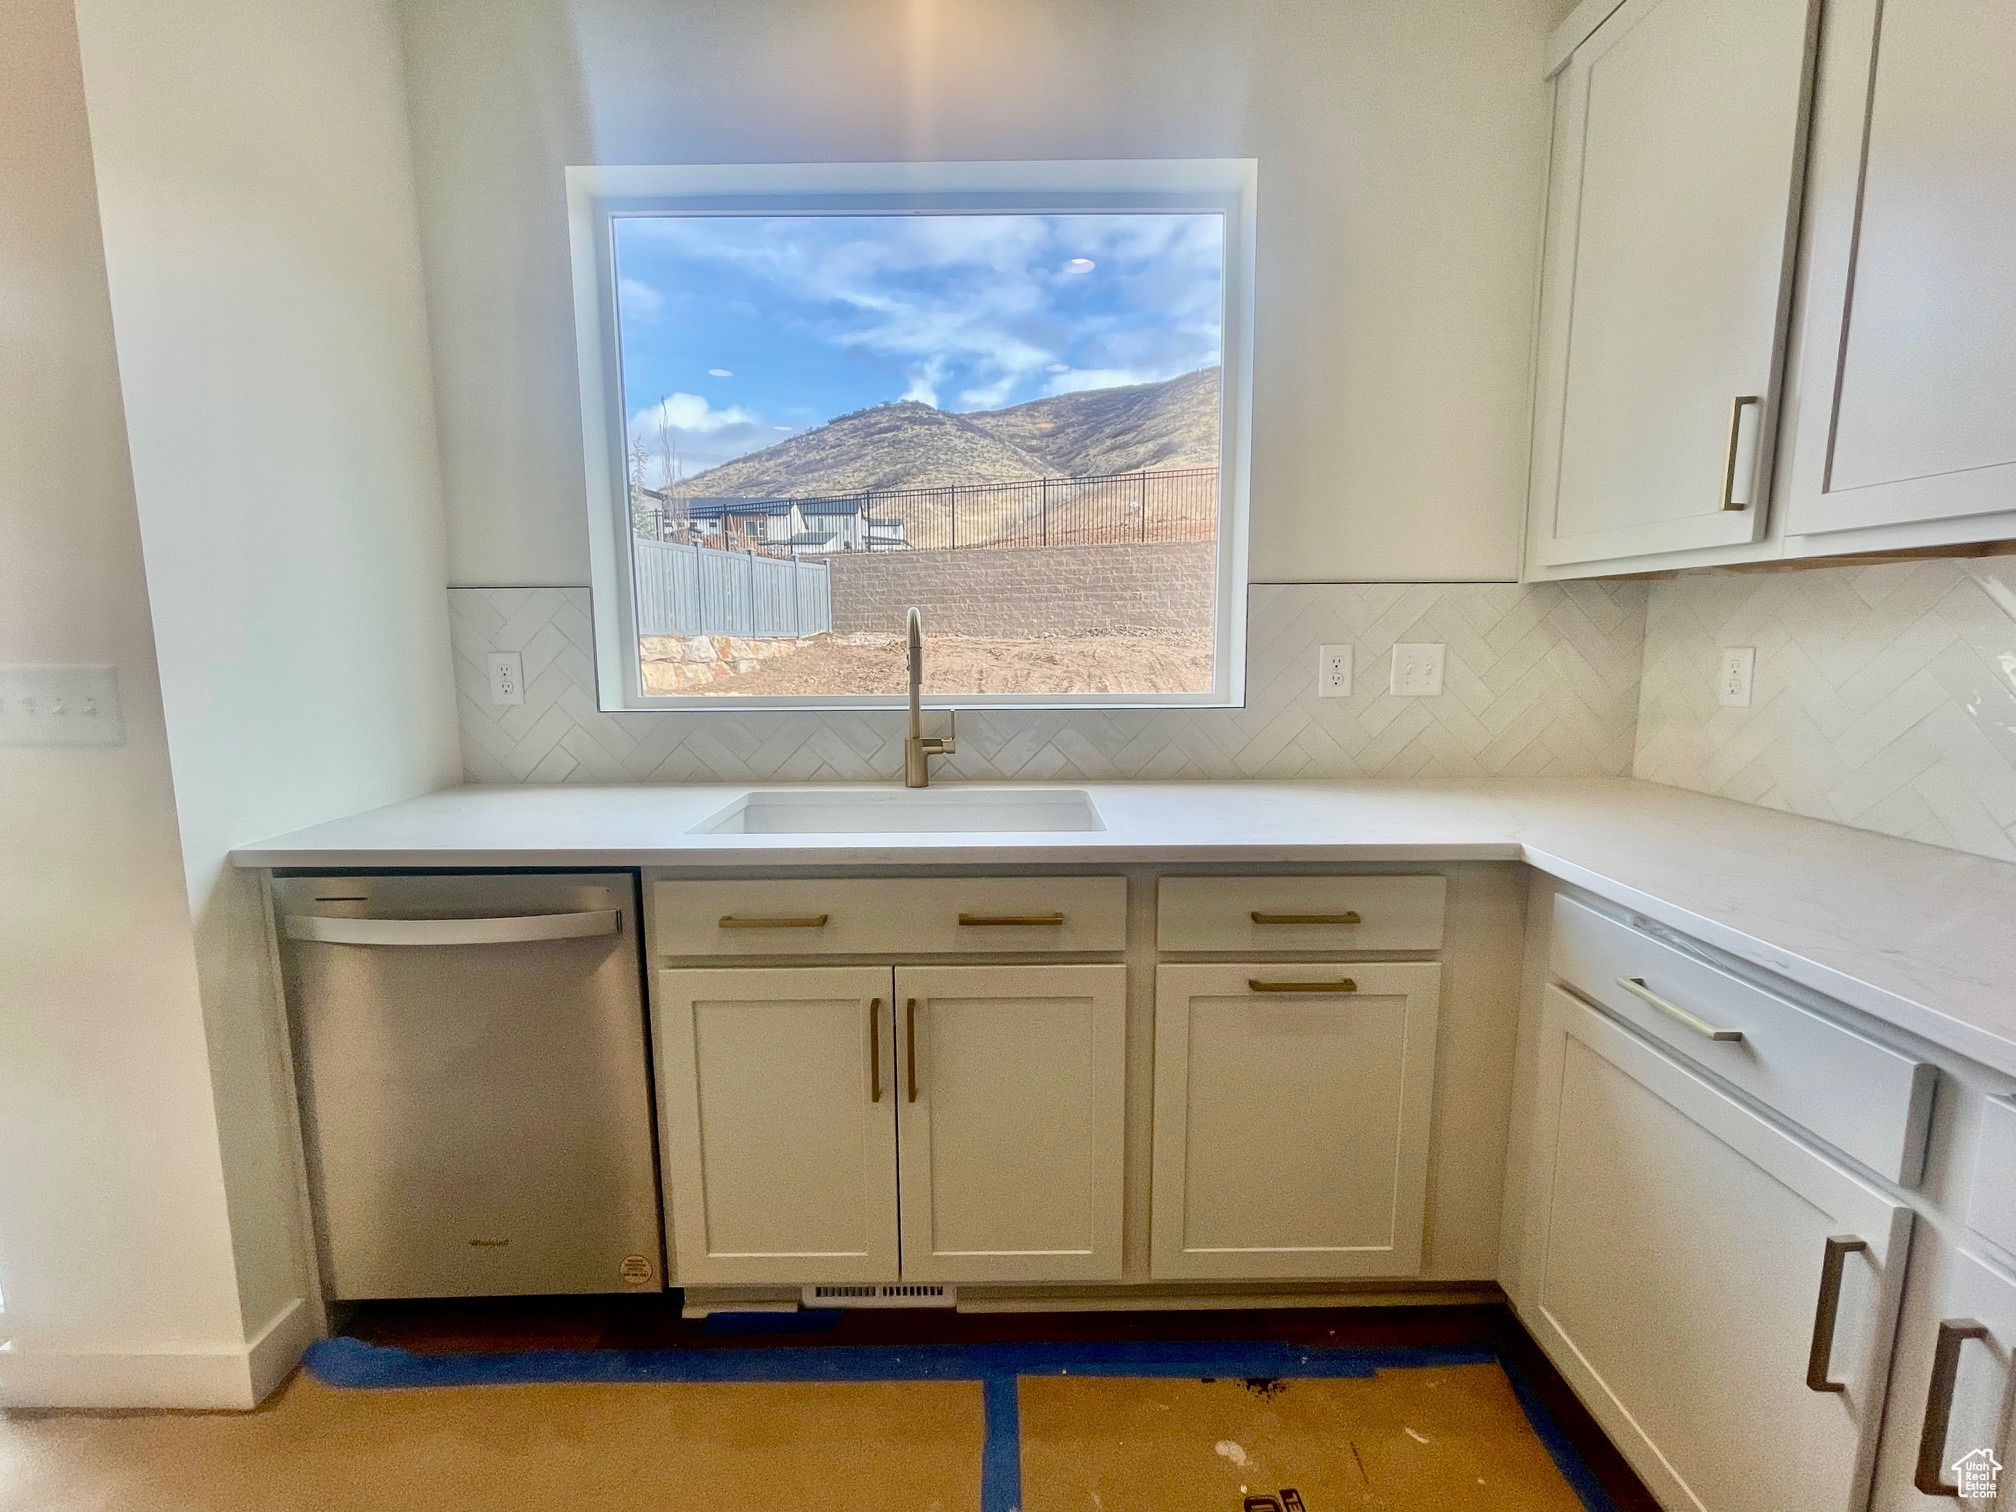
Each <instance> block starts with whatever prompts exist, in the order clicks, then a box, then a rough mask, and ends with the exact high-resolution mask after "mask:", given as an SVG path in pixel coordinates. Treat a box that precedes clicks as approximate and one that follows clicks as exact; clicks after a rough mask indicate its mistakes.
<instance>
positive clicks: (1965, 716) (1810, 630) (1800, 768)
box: [1634, 558, 2016, 860]
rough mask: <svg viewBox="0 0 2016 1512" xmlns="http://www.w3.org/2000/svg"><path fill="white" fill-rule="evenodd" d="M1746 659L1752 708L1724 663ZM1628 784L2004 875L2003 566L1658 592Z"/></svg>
mask: <svg viewBox="0 0 2016 1512" xmlns="http://www.w3.org/2000/svg"><path fill="white" fill-rule="evenodd" d="M1725 646H1755V647H1756V648H1757V672H1756V681H1755V686H1754V688H1753V690H1752V695H1751V705H1750V707H1749V708H1747V709H1725V708H1723V707H1721V706H1720V705H1719V704H1718V703H1717V701H1716V697H1715V673H1716V667H1717V664H1718V661H1719V653H1720V648H1722V647H1725ZM1634 769H1635V771H1636V773H1637V775H1638V776H1640V777H1647V778H1650V779H1652V780H1653V781H1655V782H1665V783H1671V784H1673V785H1675V786H1677V787H1687V788H1694V789H1696V790H1697V791H1700V792H1704V793H1717V794H1720V795H1722V796H1724V797H1728V798H1738V799H1741V800H1743V801H1744V802H1747V803H1758V804H1764V805H1766V806H1768V807H1771V808H1778V809H1786V810H1789V811H1790V812H1792V813H1795V814H1806V815H1809V816H1812V817H1816V818H1821V819H1833V820H1837V821H1839V822H1841V823H1844V824H1852V825H1856V826H1858V827H1860V828H1862V829H1871V830H1880V831H1882V832H1884V833H1886V834H1891V835H1902V836H1904V837H1905V838H1907V839H1912V840H1924V841H1927V842H1929V843H1931V844H1934V845H1944V846H1951V847H1954V848H1956V849H1959V850H1966V851H1973V852H1975V853H1976V854H1978V855H1983V856H1994V857H1997V858H2000V859H2003V860H2016V563H2012V561H2011V559H2009V558H1989V559H1986V560H1982V561H1947V560H1940V561H1927V562H1907V563H1895V564H1888V565H1881V566H1869V567H1836V568H1822V569H1815V570H1812V571H1805V572H1780V573H1765V574H1745V573H1711V574H1695V575H1688V576H1685V577H1682V578H1679V579H1677V580H1675V581H1673V582H1669V583H1660V584H1656V585H1654V587H1653V588H1652V592H1651V601H1650V608H1649V616H1648V624H1647V632H1646V655H1645V685H1644V695H1643V707H1642V709H1641V712H1640V716H1639V733H1638V756H1637V761H1636V763H1635V768H1634Z"/></svg>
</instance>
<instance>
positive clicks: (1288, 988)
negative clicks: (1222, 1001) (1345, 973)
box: [1246, 977, 1358, 992]
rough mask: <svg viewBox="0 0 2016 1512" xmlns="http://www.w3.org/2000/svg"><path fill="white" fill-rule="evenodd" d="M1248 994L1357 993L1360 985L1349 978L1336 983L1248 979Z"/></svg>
mask: <svg viewBox="0 0 2016 1512" xmlns="http://www.w3.org/2000/svg"><path fill="white" fill-rule="evenodd" d="M1246 990H1247V991H1248V992H1356V991H1357V990H1358V984H1357V983H1356V982H1354V981H1352V980H1351V978H1349V977H1339V978H1338V979H1337V980H1336V981H1334V982H1263V981H1261V980H1260V979H1259V978H1258V977H1248V978H1246Z"/></svg>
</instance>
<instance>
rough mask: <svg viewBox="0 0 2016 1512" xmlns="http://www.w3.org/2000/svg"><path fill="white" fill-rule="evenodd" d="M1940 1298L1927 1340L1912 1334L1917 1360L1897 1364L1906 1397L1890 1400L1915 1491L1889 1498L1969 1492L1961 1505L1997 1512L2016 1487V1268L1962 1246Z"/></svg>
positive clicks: (1923, 1503) (1914, 1499) (1894, 1501)
mask: <svg viewBox="0 0 2016 1512" xmlns="http://www.w3.org/2000/svg"><path fill="white" fill-rule="evenodd" d="M1917 1289H1918V1286H1917V1283H1916V1282H1915V1281H1914V1282H1913V1290H1914V1292H1915V1291H1916V1290H1917ZM1931 1302H1932V1305H1931V1307H1930V1309H1929V1316H1927V1317H1925V1318H1924V1319H1923V1320H1922V1324H1920V1325H1919V1326H1920V1327H1922V1329H1923V1333H1924V1337H1922V1338H1918V1339H1913V1340H1911V1341H1910V1342H1911V1344H1912V1345H1914V1346H1915V1349H1914V1351H1913V1352H1914V1355H1915V1358H1914V1359H1913V1361H1912V1365H1911V1366H1910V1367H1904V1366H1900V1368H1899V1371H1898V1378H1899V1379H1898V1392H1899V1394H1900V1395H1903V1396H1905V1400H1903V1401H1899V1402H1895V1403H1893V1404H1892V1406H1891V1418H1892V1420H1893V1421H1894V1423H1895V1424H1896V1431H1895V1433H1894V1435H1893V1439H1892V1442H1893V1443H1894V1444H1895V1445H1896V1450H1897V1453H1898V1457H1899V1458H1900V1459H1908V1461H1909V1464H1908V1473H1909V1478H1910V1484H1911V1489H1910V1490H1900V1494H1899V1495H1898V1496H1897V1497H1893V1498H1891V1499H1890V1500H1889V1501H1888V1502H1887V1503H1886V1505H1888V1506H1899V1507H1902V1506H1905V1505H1909V1506H1912V1507H1928V1506H1939V1505H1944V1504H1949V1503H1950V1502H1951V1501H1952V1500H1954V1498H1955V1493H1966V1494H1963V1495H1961V1496H1959V1498H1958V1500H1959V1504H1960V1505H1961V1506H1962V1507H1966V1508H1969V1509H1979V1512H1992V1509H1993V1508H1994V1507H1996V1506H1997V1505H2006V1502H2007V1498H2008V1496H2009V1494H2010V1492H2011V1489H2012V1487H2016V1479H2012V1477H2016V1471H2012V1470H2010V1469H2009V1468H2007V1467H2009V1466H2011V1465H2016V1421H2012V1419H2016V1274H2011V1273H2010V1272H2008V1271H2006V1270H2003V1269H2002V1268H2001V1267H2000V1266H1999V1265H1996V1264H1993V1263H1992V1262H1990V1261H1987V1260H1983V1259H1981V1258H1979V1257H1978V1256H1975V1255H1971V1254H1969V1253H1968V1252H1967V1251H1965V1250H1954V1251H1952V1252H1951V1253H1950V1254H1949V1256H1948V1257H1947V1260H1946V1264H1945V1266H1944V1267H1943V1269H1942V1271H1941V1272H1940V1274H1939V1276H1938V1279H1937V1281H1936V1283H1935V1291H1934V1294H1933V1296H1932V1298H1931ZM1913 1310H1914V1312H1915V1311H1917V1308H1916V1306H1915V1304H1914V1309H1913ZM1914 1331H1915V1330H1914ZM1898 1468H1899V1469H1900V1471H1901V1470H1903V1469H1905V1468H1906V1467H1904V1466H1900V1467H1898ZM1886 1478H1887V1477H1886ZM1902 1478H1903V1477H1902V1475H1899V1476H1898V1477H1896V1479H1900V1480H1901V1479H1902ZM1998 1481H1999V1484H1998ZM1998 1492H1999V1493H2000V1494H1999V1496H1998V1494H1997V1493H1998ZM1984 1493H1985V1494H1984ZM1926 1498H1937V1500H1926Z"/></svg>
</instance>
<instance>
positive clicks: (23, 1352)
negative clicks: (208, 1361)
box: [0, 0, 244, 1403]
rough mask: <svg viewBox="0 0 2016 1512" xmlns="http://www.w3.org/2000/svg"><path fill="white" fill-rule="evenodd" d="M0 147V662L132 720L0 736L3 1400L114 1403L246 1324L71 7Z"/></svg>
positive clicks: (48, 15)
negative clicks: (109, 737) (91, 696)
mask: <svg viewBox="0 0 2016 1512" xmlns="http://www.w3.org/2000/svg"><path fill="white" fill-rule="evenodd" d="M0 141H4V142H5V143H6V144H7V149H6V151H4V152H0V417H4V419H0V662H25V663H35V662H55V663H80V664H104V663H110V664H112V665H113V666H116V667H117V668H118V674H119V687H120V695H121V700H122V702H123V705H124V712H125V726H126V743H125V745H123V746H118V747H111V748H72V749H40V750H37V749H18V748H17V749H8V748H0V1045H4V1047H5V1049H4V1052H0V1151H4V1152H5V1153H4V1158H0V1295H4V1297H5V1311H4V1313H0V1339H4V1340H6V1341H8V1344H9V1347H8V1349H7V1350H6V1351H5V1352H0V1402H18V1403H34V1402H38V1401H64V1400H68V1401H74V1402H86V1401H91V1400H94V1394H95V1399H96V1400H98V1401H100V1402H110V1401H119V1400H124V1401H127V1402H134V1401H137V1400H138V1398H136V1397H133V1396H131V1395H126V1396H124V1397H123V1398H122V1396H121V1393H123V1392H125V1391H127V1389H128V1388H129V1387H130V1386H132V1385H133V1378H134V1377H135V1376H136V1375H137V1374H140V1373H144V1365H143V1362H141V1361H139V1360H136V1358H135V1357H139V1356H166V1355H183V1356H188V1355H194V1356H199V1357H201V1356H205V1355H213V1354H222V1355H225V1356H228V1354H229V1352H230V1351H233V1350H236V1349H237V1348H238V1347H239V1346H241V1345H242V1343H243V1340H244V1330H243V1326H242V1323H241V1318H240V1311H239V1299H238V1290H237V1286H236V1283H235V1280H234V1277H233V1267H232V1257H231V1236H230V1232H229V1228H228V1225H227V1222H226V1212H225V1199H224V1182H223V1172H222V1169H221V1165H220V1161H219V1155H218V1143H217V1127H216V1118H215V1115H214V1112H213V1109H212V1106H211V1097H210V1077H209V1067H208V1063H207V1056H206V1050H205V1043H204V1032H203V1011H202V1004H201V1001H200V999H199V996H198V990H197V976H196V958H195V952H194V945H193V940H192V937H191V930H190V916H189V904H188V898H187V895H186V892H185V890H184V884H183V873H182V853H181V849H180V844H179V838H178V835H177V830H176V823H175V810H174V795H173V792H172V789H171V787H170V780H169V762H168V747H167V740H166V735H165V731H164V729H163V725H162V715H161V700H160V689H159V683H158V680H157V677H156V672H155V660H154V644H153V639H152V635H151V632H150V628H149V623H148V606H147V587H146V583H145V580H144V578H143V576H142V569H141V556H140V531H139V523H138V520H137V518H136V516H135V513H134V502H133V486H132V479H131V475H130V473H129V471H128V467H127V457H126V437H125V429H124V424H123V420H122V417H121V412H120V402H119V379H118V373H117V371H116V368H115V365H114V356H113V346H112V320H111V310H110V308H109V306H108V303H107V297H106V288H105V266H104V261H103V258H102V256H101V253H100V247H99V240H98V220H97V206H96V202H95V200H94V197H93V190H92V177H91V149H90V141H89V138H88V135H87V131H86V125H85V114H84V93H83V83H82V79H81V77H80V75H79V72H78V62H77V38H76V29H75V25H74V23H73V21H72V18H71V10H70V5H69V0H13V3H12V4H10V5H9V6H8V8H7V21H6V38H5V44H4V46H0ZM187 1399H188V1398H186V1397H184V1398H183V1400H187Z"/></svg>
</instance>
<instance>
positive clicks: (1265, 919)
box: [1252, 909, 1365, 924]
mask: <svg viewBox="0 0 2016 1512" xmlns="http://www.w3.org/2000/svg"><path fill="white" fill-rule="evenodd" d="M1252 918H1253V922H1254V923H1255V924H1363V923H1364V922H1365V921H1364V920H1363V919H1361V918H1359V917H1358V915H1357V914H1356V913H1355V912H1353V911H1352V910H1350V909H1346V910H1345V911H1344V912H1343V913H1334V914H1270V913H1261V912H1260V911H1259V910H1258V909H1255V910H1254V912H1253V915H1252Z"/></svg>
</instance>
